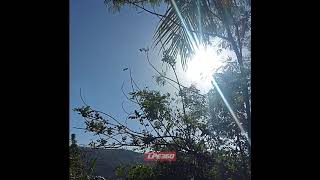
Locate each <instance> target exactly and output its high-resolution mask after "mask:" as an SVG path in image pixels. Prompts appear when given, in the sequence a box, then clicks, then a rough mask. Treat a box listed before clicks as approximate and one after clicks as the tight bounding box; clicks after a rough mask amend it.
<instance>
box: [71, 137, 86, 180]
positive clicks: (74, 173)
mask: <svg viewBox="0 0 320 180" xmlns="http://www.w3.org/2000/svg"><path fill="white" fill-rule="evenodd" d="M75 138H76V137H75V134H72V135H71V145H70V147H69V155H70V166H69V167H70V179H71V180H88V177H87V172H86V171H85V166H84V164H83V161H82V157H81V151H80V149H79V147H78V145H77V144H76V143H77V141H76V139H75Z"/></svg>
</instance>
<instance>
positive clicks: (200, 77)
mask: <svg viewBox="0 0 320 180" xmlns="http://www.w3.org/2000/svg"><path fill="white" fill-rule="evenodd" d="M222 65H223V62H222V61H221V57H219V56H218V55H217V53H216V50H214V49H213V48H205V47H203V46H201V47H199V48H198V49H197V51H196V53H195V54H194V56H193V57H192V58H191V59H190V61H189V62H188V64H187V70H186V77H187V79H188V80H189V81H191V83H193V84H195V85H197V86H198V87H199V88H201V87H202V88H206V89H207V88H208V87H211V80H212V75H213V73H214V71H215V70H217V69H218V68H219V67H221V66H222Z"/></svg>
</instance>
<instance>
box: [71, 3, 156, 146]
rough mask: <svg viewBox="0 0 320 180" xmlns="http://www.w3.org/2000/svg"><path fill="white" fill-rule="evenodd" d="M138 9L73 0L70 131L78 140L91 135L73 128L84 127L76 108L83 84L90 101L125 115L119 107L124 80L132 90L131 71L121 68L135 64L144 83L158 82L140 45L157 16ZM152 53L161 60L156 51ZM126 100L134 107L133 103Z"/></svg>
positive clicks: (137, 77) (83, 141) (146, 41)
mask: <svg viewBox="0 0 320 180" xmlns="http://www.w3.org/2000/svg"><path fill="white" fill-rule="evenodd" d="M138 12H139V11H137V10H135V9H134V8H124V9H122V10H121V12H120V13H112V12H110V11H108V9H107V8H106V7H105V5H104V4H103V0H70V25H69V27H70V30H69V31H70V44H69V46H70V58H69V62H70V115H69V116H70V134H71V133H75V134H76V136H77V139H78V143H79V144H87V143H88V142H89V140H90V139H91V138H92V136H91V135H89V134H84V133H83V131H82V130H77V129H74V128H73V127H84V124H83V120H82V118H81V117H80V115H78V114H77V113H76V112H74V111H72V109H73V108H75V107H79V106H82V105H83V103H82V101H81V98H80V88H81V91H82V96H83V97H84V99H85V101H86V102H87V103H88V104H90V105H92V106H93V107H95V108H97V109H99V110H103V111H105V112H108V113H110V114H112V115H114V116H116V117H118V118H119V119H121V118H124V117H126V116H125V113H124V112H123V110H122V108H121V104H122V102H123V101H125V97H124V95H123V94H122V92H121V85H122V83H123V81H125V82H126V86H125V87H126V88H125V89H126V91H127V92H128V91H129V81H128V80H129V73H128V71H122V69H123V68H126V67H131V69H132V73H133V76H134V78H135V80H136V81H137V83H138V84H139V86H141V87H144V86H149V87H151V86H153V85H155V82H154V80H153V79H152V75H154V74H155V73H154V72H153V71H152V69H151V67H150V66H148V65H147V63H146V59H145V56H144V55H143V54H142V53H141V52H140V51H139V49H140V48H143V47H147V46H148V47H150V46H151V45H152V42H153V41H152V37H153V34H154V31H155V28H156V25H157V22H158V18H157V17H155V16H151V15H148V14H145V13H138ZM153 54H154V55H152V56H151V57H152V61H153V62H154V63H155V64H157V62H159V61H157V60H156V58H157V56H156V55H157V53H156V52H155V53H153ZM158 64H159V63H158ZM124 105H125V107H126V108H128V109H130V106H129V105H130V103H125V104H124Z"/></svg>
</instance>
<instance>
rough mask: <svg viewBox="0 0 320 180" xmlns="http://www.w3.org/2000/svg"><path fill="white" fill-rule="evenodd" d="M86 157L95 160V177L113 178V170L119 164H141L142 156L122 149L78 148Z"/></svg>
mask: <svg viewBox="0 0 320 180" xmlns="http://www.w3.org/2000/svg"><path fill="white" fill-rule="evenodd" d="M80 149H81V151H82V152H83V153H84V154H85V156H86V157H87V158H86V159H93V158H97V161H96V167H95V171H94V175H95V176H103V177H109V178H110V177H111V178H112V177H115V168H116V167H117V166H119V165H120V164H137V163H143V162H144V161H143V154H141V153H137V152H133V151H130V150H124V149H92V148H87V147H80Z"/></svg>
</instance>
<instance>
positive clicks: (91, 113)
mask: <svg viewBox="0 0 320 180" xmlns="http://www.w3.org/2000/svg"><path fill="white" fill-rule="evenodd" d="M144 52H145V53H146V57H147V59H148V52H147V50H144ZM170 59H171V60H172V59H173V58H172V57H171V56H167V55H164V58H163V61H164V62H166V63H168V64H169V65H170V66H171V67H172V70H173V71H174V74H175V75H176V72H175V62H174V61H170ZM149 62H150V61H149ZM152 67H154V66H152ZM130 72H131V71H130ZM157 72H159V71H157ZM130 77H131V78H132V76H131V74H130ZM160 77H161V78H163V79H165V80H166V81H168V79H170V80H171V81H172V82H174V83H175V84H176V85H177V86H178V88H177V89H178V93H177V94H176V95H172V94H169V93H166V94H162V93H161V92H159V91H155V90H150V89H148V88H145V89H140V88H139V87H137V86H136V84H135V83H134V80H133V79H131V82H132V83H133V84H132V87H133V88H132V92H130V93H129V97H127V98H128V100H130V101H131V102H132V103H134V104H136V105H137V109H134V110H133V111H132V113H128V116H127V119H126V120H122V121H121V120H118V119H116V118H115V117H113V116H112V115H110V114H108V113H105V112H101V111H98V110H95V109H92V108H91V107H90V106H88V105H85V106H83V107H79V108H75V109H74V110H75V111H76V112H78V113H79V114H80V115H81V116H82V117H83V118H84V120H85V124H86V127H85V128H84V130H86V131H89V132H93V133H94V134H95V135H97V136H98V137H99V138H98V140H96V141H94V142H92V143H91V145H92V146H94V147H97V148H99V147H102V148H121V147H126V146H131V147H135V148H136V149H137V150H142V151H147V150H154V151H171V150H174V151H176V152H177V161H176V162H171V163H161V162H159V163H157V164H156V165H155V166H154V167H152V168H151V167H145V166H134V167H133V166H132V167H131V168H129V169H128V171H127V172H126V173H124V174H125V175H126V177H127V178H129V179H130V177H131V179H139V178H140V179H143V178H144V179H149V178H150V177H152V178H156V179H162V178H164V177H166V178H173V179H174V178H178V177H179V178H180V179H181V178H182V179H184V178H185V179H190V178H192V177H194V178H197V179H211V178H212V177H213V176H218V172H219V173H221V171H223V172H227V173H226V174H223V177H233V176H235V174H236V173H238V174H241V175H242V176H246V171H244V170H243V169H244V168H242V169H241V168H238V169H235V167H239V164H237V163H238V162H239V161H236V159H237V158H238V157H239V156H240V155H239V154H237V153H236V154H230V153H229V151H227V150H225V149H224V148H223V147H224V146H225V147H227V148H229V149H232V148H230V143H229V142H228V141H227V140H229V141H233V140H234V136H232V135H230V136H225V135H224V134H223V133H216V132H215V131H211V129H212V127H214V125H215V124H214V123H211V124H210V122H215V119H214V116H213V114H212V113H215V112H214V111H212V110H211V109H210V108H209V104H210V101H208V99H207V97H206V96H205V95H202V94H200V92H199V90H198V89H196V87H195V86H190V87H185V86H183V85H181V83H180V82H179V79H178V77H177V76H176V79H175V80H173V79H171V78H168V77H166V76H164V75H162V74H161V73H160ZM134 87H135V88H134ZM211 99H212V98H211ZM214 101H215V102H216V100H214ZM213 106H214V105H213ZM221 111H224V112H223V113H224V114H223V113H222V115H221V116H223V115H224V116H226V117H222V118H226V119H227V118H228V116H229V115H228V114H227V113H228V112H227V111H226V110H225V109H222V110H221ZM229 120H231V119H229ZM127 121H133V122H135V123H136V124H137V125H139V128H135V129H133V128H130V127H128V126H126V123H127ZM208 125H211V126H208ZM228 128H235V127H228ZM226 129H227V128H226ZM236 129H237V128H236ZM224 130H225V129H222V127H218V130H217V132H223V131H224ZM229 131H230V130H228V132H229ZM231 131H232V130H231ZM236 132H238V131H236ZM234 134H237V133H234ZM241 138H242V139H241V140H243V137H242V136H241ZM221 139H223V140H224V141H222V140H221ZM220 141H221V142H220ZM217 142H220V143H217ZM228 143H229V144H228ZM242 143H243V142H242ZM231 145H232V144H231ZM241 147H243V146H241ZM223 152H225V153H223ZM241 152H245V151H241ZM220 154H221V155H220ZM231 155H233V156H231ZM243 157H244V156H243ZM228 161H229V162H230V163H229V164H226V162H228ZM218 165H219V166H218ZM215 169H216V170H215ZM120 170H121V169H120ZM120 170H119V171H120ZM141 171H142V172H144V171H148V172H150V173H147V174H146V173H145V172H144V173H142V172H141ZM229 171H230V172H229ZM239 171H241V172H239ZM121 172H122V173H121ZM157 172H158V173H157ZM119 174H120V175H124V174H123V169H122V170H121V171H120V173H119ZM140 174H145V175H146V176H148V177H145V176H142V175H141V176H140ZM149 176H150V177H149ZM221 176H222V175H221ZM220 179H221V178H220ZM222 179H223V178H222Z"/></svg>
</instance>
